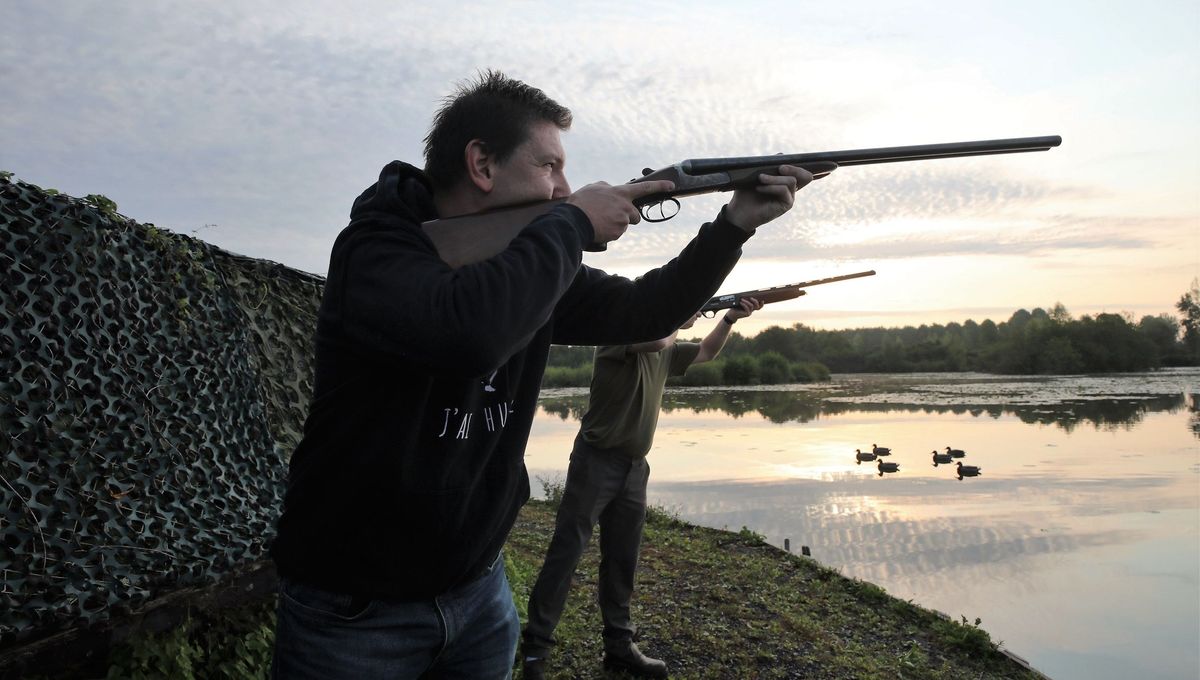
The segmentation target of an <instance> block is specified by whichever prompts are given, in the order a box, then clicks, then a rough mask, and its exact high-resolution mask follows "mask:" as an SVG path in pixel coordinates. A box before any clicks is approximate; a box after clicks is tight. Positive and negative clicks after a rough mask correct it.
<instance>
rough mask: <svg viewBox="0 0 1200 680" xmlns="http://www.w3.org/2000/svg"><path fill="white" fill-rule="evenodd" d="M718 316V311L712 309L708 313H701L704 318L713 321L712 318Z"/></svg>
mask: <svg viewBox="0 0 1200 680" xmlns="http://www.w3.org/2000/svg"><path fill="white" fill-rule="evenodd" d="M716 315H717V310H715V309H710V310H708V311H706V312H700V316H702V317H704V318H706V319H711V318H713V317H715V316H716Z"/></svg>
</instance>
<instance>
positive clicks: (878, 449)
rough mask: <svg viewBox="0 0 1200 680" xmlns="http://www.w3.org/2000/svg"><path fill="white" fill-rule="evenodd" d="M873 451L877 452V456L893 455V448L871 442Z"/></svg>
mask: <svg viewBox="0 0 1200 680" xmlns="http://www.w3.org/2000/svg"><path fill="white" fill-rule="evenodd" d="M871 453H873V454H875V455H876V456H890V455H892V450H891V449H889V448H885V447H882V446H875V445H874V444H871Z"/></svg>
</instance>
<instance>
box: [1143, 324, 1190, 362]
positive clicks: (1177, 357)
mask: <svg viewBox="0 0 1200 680" xmlns="http://www.w3.org/2000/svg"><path fill="white" fill-rule="evenodd" d="M1137 328H1138V332H1139V333H1141V334H1142V335H1143V336H1145V337H1146V338H1147V339H1148V340H1149V341H1150V342H1151V343H1152V344H1153V345H1154V348H1155V350H1156V353H1157V355H1158V359H1159V361H1158V363H1160V364H1166V365H1169V366H1174V365H1179V364H1182V363H1186V361H1185V359H1186V356H1184V353H1183V347H1182V345H1181V344H1180V342H1179V330H1180V328H1179V321H1178V320H1176V319H1175V317H1173V316H1171V315H1170V314H1166V313H1163V314H1159V315H1158V316H1143V317H1142V320H1141V321H1139V322H1138V326H1137Z"/></svg>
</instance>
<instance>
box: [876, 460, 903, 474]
mask: <svg viewBox="0 0 1200 680" xmlns="http://www.w3.org/2000/svg"><path fill="white" fill-rule="evenodd" d="M899 471H900V464H899V463H885V462H883V461H882V460H881V461H879V476H880V477H882V476H883V473H885V472H899Z"/></svg>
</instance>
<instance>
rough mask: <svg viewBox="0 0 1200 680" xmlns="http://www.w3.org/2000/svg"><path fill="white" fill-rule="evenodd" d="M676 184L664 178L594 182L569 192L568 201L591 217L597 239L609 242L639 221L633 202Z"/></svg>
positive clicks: (640, 217) (638, 214) (666, 189)
mask: <svg viewBox="0 0 1200 680" xmlns="http://www.w3.org/2000/svg"><path fill="white" fill-rule="evenodd" d="M674 188H675V184H674V182H668V181H665V180H660V181H654V182H638V183H636V184H619V185H617V186H612V185H610V184H609V183H607V182H595V183H593V184H589V185H587V186H585V187H583V188H582V189H580V190H579V191H576V192H575V193H573V194H571V196H570V198H568V199H567V203H570V204H571V205H574V206H575V207H577V208H579V209H580V210H582V211H583V212H584V213H585V214H586V215H587V216H588V219H589V220H591V221H592V229H593V230H594V231H595V239H596V241H595V242H596V243H598V244H600V243H608V242H609V241H615V240H617V239H619V238H621V235H622V234H624V233H625V229H627V228H628V227H629V225H631V224H637V223H638V222H641V221H642V216H641V213H639V212H638V209H637V207H635V206H634V205H633V202H634V201H636V200H637V199H639V198H641V197H643V196H649V195H651V194H660V193H663V192H666V191H670V190H671V189H674Z"/></svg>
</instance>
